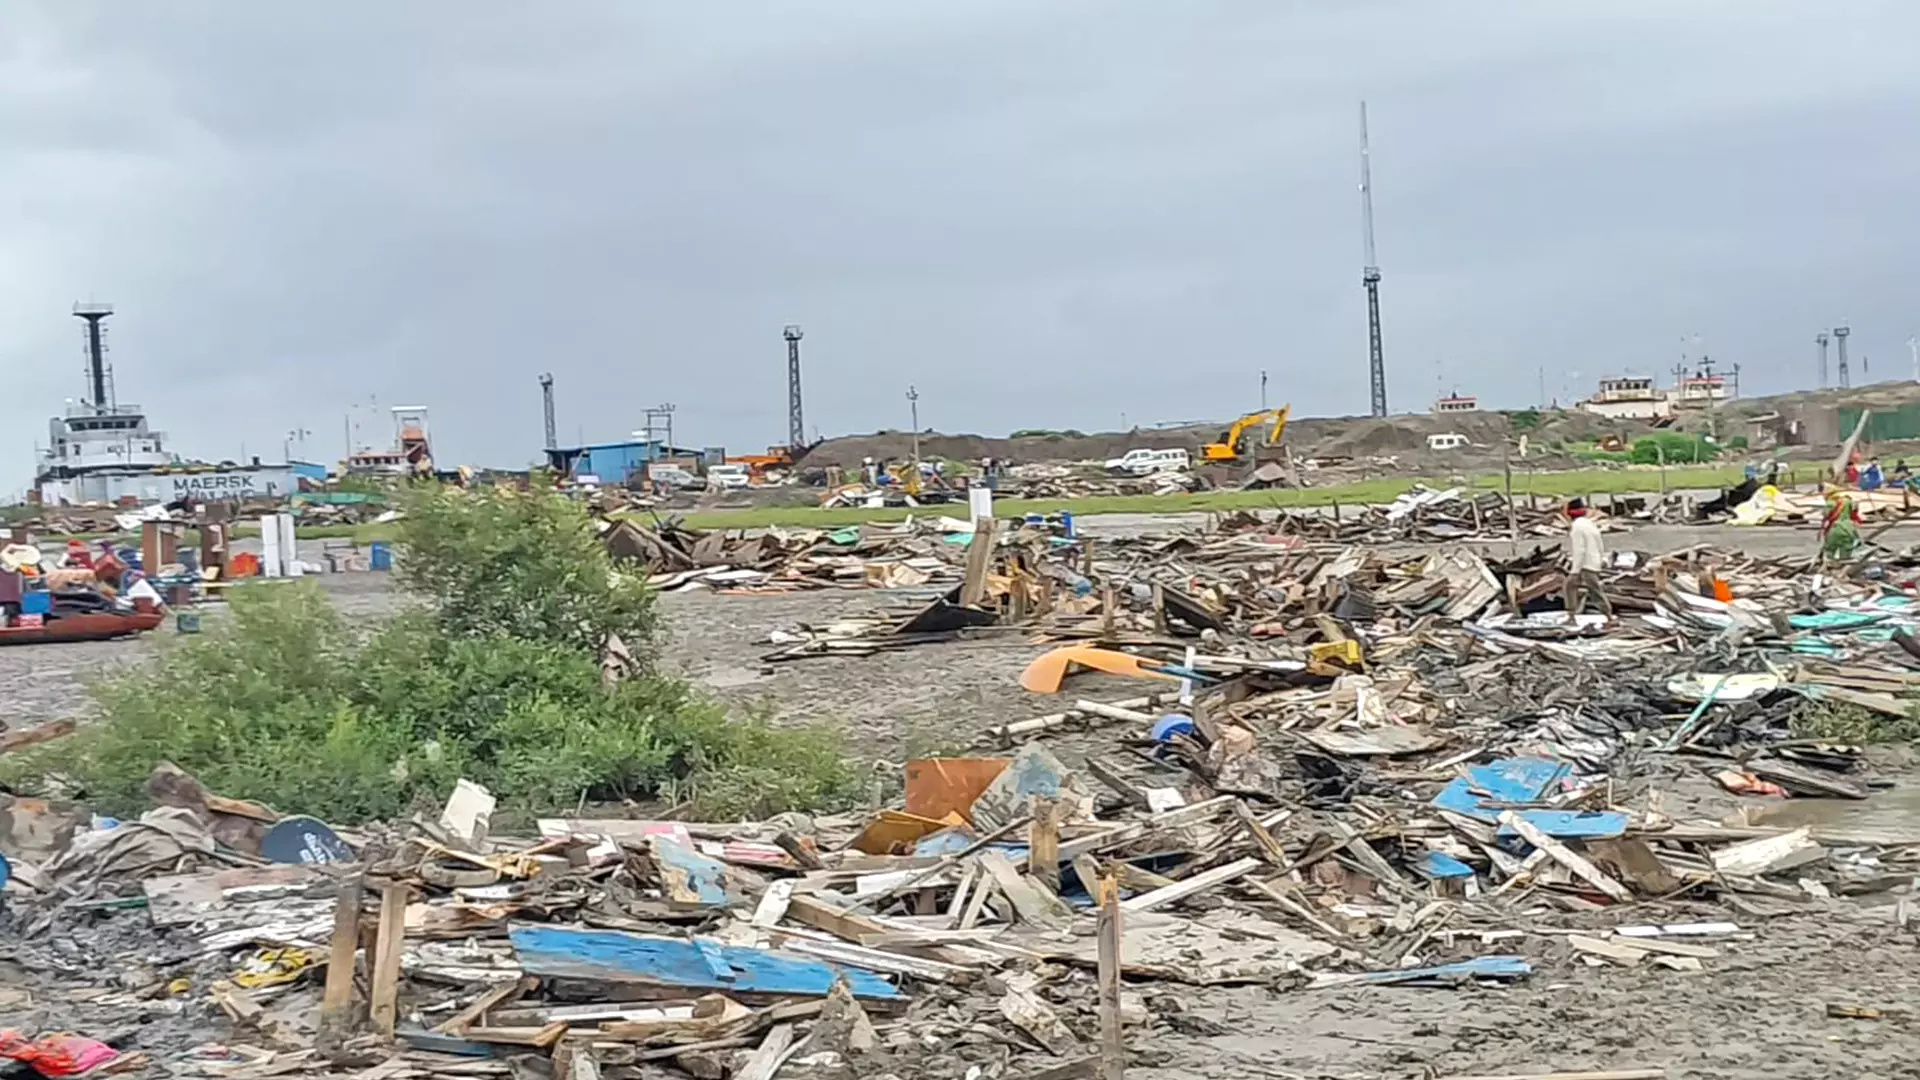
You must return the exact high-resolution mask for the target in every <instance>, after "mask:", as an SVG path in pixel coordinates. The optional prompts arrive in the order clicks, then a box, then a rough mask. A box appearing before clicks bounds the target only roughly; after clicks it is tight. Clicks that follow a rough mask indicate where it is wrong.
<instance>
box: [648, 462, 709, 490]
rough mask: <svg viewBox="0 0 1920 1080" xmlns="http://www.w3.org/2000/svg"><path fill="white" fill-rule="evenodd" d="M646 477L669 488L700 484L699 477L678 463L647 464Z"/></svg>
mask: <svg viewBox="0 0 1920 1080" xmlns="http://www.w3.org/2000/svg"><path fill="white" fill-rule="evenodd" d="M647 479H648V480H651V481H652V482H654V483H656V484H659V485H661V486H662V487H670V488H690V487H698V486H699V485H700V478H699V477H697V476H695V475H693V474H692V473H690V472H688V471H687V470H685V469H683V468H681V467H680V466H678V465H649V466H647Z"/></svg>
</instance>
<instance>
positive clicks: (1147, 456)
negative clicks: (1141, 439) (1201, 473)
mask: <svg viewBox="0 0 1920 1080" xmlns="http://www.w3.org/2000/svg"><path fill="white" fill-rule="evenodd" d="M1191 468H1193V455H1191V454H1189V453H1187V452H1186V451H1185V450H1180V449H1173V450H1148V449H1145V448H1144V447H1135V448H1134V449H1132V450H1129V451H1127V452H1126V453H1125V454H1123V455H1121V456H1120V457H1117V458H1108V459H1107V471H1108V472H1110V473H1129V474H1131V475H1134V476H1151V475H1153V474H1154V473H1160V472H1185V471H1186V470H1188V469H1191Z"/></svg>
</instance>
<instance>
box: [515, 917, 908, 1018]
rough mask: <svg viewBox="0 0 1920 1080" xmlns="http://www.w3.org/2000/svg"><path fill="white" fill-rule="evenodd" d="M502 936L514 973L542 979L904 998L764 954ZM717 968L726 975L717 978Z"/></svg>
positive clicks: (841, 970)
mask: <svg viewBox="0 0 1920 1080" xmlns="http://www.w3.org/2000/svg"><path fill="white" fill-rule="evenodd" d="M509 936H510V937H511V938H512V940H513V948H514V951H515V952H517V953H518V954H519V957H520V967H521V970H523V971H525V972H526V973H527V974H529V975H540V976H544V977H547V978H559V979H582V980H589V981H597V982H611V983H628V984H637V985H646V986H670V987H683V988H686V989H689V990H695V991H703V992H704V991H709V990H731V991H736V992H739V993H743V994H786V995H792V996H799V997H825V996H827V992H828V991H830V990H832V989H833V981H834V980H835V979H836V978H841V977H844V978H845V979H846V980H847V986H848V987H849V988H850V989H851V990H852V991H853V994H854V996H855V997H862V998H873V999H884V1000H895V1001H899V1000H905V997H906V995H904V994H902V993H901V992H900V991H899V989H898V988H896V987H895V986H894V985H893V984H892V983H890V982H888V981H887V980H886V979H884V978H882V977H880V976H879V975H876V974H874V973H873V972H871V971H866V970H864V969H862V968H856V967H845V966H841V965H838V964H829V963H826V962H825V961H821V960H815V959H813V958H812V957H807V956H793V955H788V954H786V953H780V952H775V951H773V950H770V949H748V948H742V947H740V946H738V945H722V944H719V943H717V942H707V941H702V942H701V943H699V944H698V945H696V944H694V943H693V942H691V941H687V940H685V939H682V938H670V937H657V936H654V935H650V934H629V933H624V932H621V931H618V930H576V929H572V928H569V927H563V926H515V927H513V928H512V930H511V931H510V932H509ZM721 966H724V967H725V969H726V972H727V974H726V975H725V976H722V975H719V974H716V969H717V968H719V967H721Z"/></svg>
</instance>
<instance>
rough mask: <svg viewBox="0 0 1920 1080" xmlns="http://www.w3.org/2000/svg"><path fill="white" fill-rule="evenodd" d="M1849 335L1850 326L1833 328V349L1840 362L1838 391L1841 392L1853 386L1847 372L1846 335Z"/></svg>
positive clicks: (1851, 329)
mask: <svg viewBox="0 0 1920 1080" xmlns="http://www.w3.org/2000/svg"><path fill="white" fill-rule="evenodd" d="M1851 333H1853V328H1852V327H1850V326H1846V325H1841V326H1836V327H1834V328H1833V348H1834V352H1835V353H1836V354H1838V356H1839V360H1840V389H1842V390H1846V389H1849V388H1850V387H1852V386H1853V376H1852V375H1851V374H1850V373H1848V371H1847V335H1848V334H1851Z"/></svg>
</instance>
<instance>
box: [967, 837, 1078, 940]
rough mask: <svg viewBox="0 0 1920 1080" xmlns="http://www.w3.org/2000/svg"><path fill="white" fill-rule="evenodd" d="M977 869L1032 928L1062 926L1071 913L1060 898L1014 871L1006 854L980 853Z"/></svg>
mask: <svg viewBox="0 0 1920 1080" xmlns="http://www.w3.org/2000/svg"><path fill="white" fill-rule="evenodd" d="M979 858H980V866H981V867H982V868H983V869H984V870H986V872H987V873H988V875H990V876H991V877H992V878H993V883H994V884H995V885H996V886H998V887H999V889H1000V895H1002V896H1004V897H1006V898H1007V902H1008V903H1009V904H1012V905H1013V910H1014V913H1015V914H1016V915H1018V916H1019V917H1020V918H1021V919H1024V920H1026V921H1027V922H1030V923H1033V924H1035V925H1036V926H1051V927H1060V926H1065V925H1066V923H1067V921H1068V919H1069V918H1070V917H1071V915H1072V912H1070V911H1069V910H1068V909H1067V906H1066V905H1065V904H1063V903H1061V902H1060V898H1059V897H1058V896H1055V895H1054V894H1053V893H1052V892H1050V891H1048V890H1047V889H1046V888H1045V887H1044V886H1041V885H1039V884H1037V883H1036V882H1034V881H1032V880H1031V879H1029V878H1028V877H1026V876H1025V875H1024V874H1022V873H1020V871H1018V870H1016V869H1014V866H1013V860H1011V859H1009V858H1007V856H1006V853H1005V852H1002V851H996V850H993V849H991V848H989V849H987V850H986V851H982V852H981V853H980V856H979Z"/></svg>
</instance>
